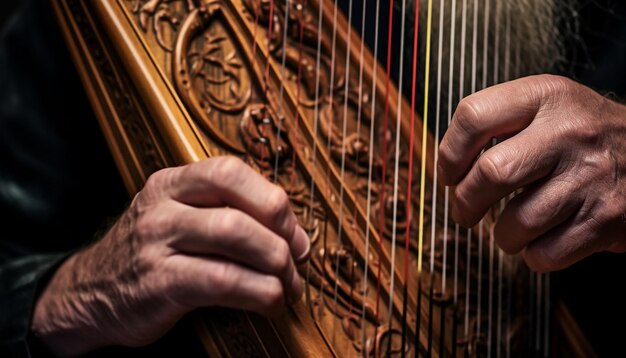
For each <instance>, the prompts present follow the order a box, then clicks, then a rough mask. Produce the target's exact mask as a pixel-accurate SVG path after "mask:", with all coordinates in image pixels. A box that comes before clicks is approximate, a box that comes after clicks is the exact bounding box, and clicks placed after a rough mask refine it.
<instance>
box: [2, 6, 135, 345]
mask: <svg viewBox="0 0 626 358" xmlns="http://www.w3.org/2000/svg"><path fill="white" fill-rule="evenodd" d="M50 3H51V2H50V1H49V0H0V13H2V16H0V357H12V356H18V357H20V356H30V355H32V356H37V354H35V353H34V350H36V346H37V344H36V340H33V339H32V338H33V337H30V336H29V328H30V322H31V317H32V312H33V306H34V303H35V302H36V299H37V295H38V294H39V292H40V290H42V289H43V288H44V287H45V285H46V283H47V281H48V279H49V277H50V276H51V275H52V274H53V273H54V271H55V269H56V268H57V267H58V265H59V264H60V263H61V262H62V261H63V259H64V258H66V257H67V256H68V255H69V254H70V253H71V252H74V251H75V250H77V249H78V248H80V247H82V246H84V245H85V244H86V243H88V242H89V241H92V240H93V238H94V236H95V234H94V233H96V232H97V231H98V230H102V229H104V228H105V227H106V221H107V220H108V218H112V217H115V216H117V215H119V213H121V212H122V211H123V208H124V207H125V205H126V203H127V201H128V194H127V193H126V191H125V189H124V186H123V184H122V181H121V178H120V177H119V173H118V170H117V169H116V167H115V165H114V162H113V160H112V157H111V155H110V153H109V150H108V148H107V146H106V142H105V141H104V138H103V135H102V133H101V131H100V129H99V127H98V123H97V120H96V118H95V116H94V115H93V112H92V110H91V108H90V106H89V102H88V100H87V98H86V95H85V93H84V89H83V87H82V85H81V83H80V80H79V78H78V76H77V72H76V70H75V67H74V64H73V63H72V61H71V58H70V56H69V51H68V49H67V46H66V44H65V43H64V41H63V38H62V36H61V33H60V30H59V27H58V25H57V23H56V20H55V17H54V14H53V12H52V8H51V6H50ZM44 356H46V354H44Z"/></svg>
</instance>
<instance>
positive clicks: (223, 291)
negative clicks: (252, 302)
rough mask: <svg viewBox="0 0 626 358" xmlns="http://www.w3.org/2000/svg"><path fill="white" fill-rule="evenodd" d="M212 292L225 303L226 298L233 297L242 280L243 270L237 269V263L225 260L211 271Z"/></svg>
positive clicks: (219, 301) (218, 299) (219, 300)
mask: <svg viewBox="0 0 626 358" xmlns="http://www.w3.org/2000/svg"><path fill="white" fill-rule="evenodd" d="M210 280H211V286H212V292H214V295H215V297H216V300H217V301H218V302H217V304H220V303H223V302H221V301H223V300H224V299H225V298H228V297H232V296H233V294H234V291H235V290H236V288H237V283H238V282H240V281H241V270H238V269H236V267H235V264H233V263H229V262H224V263H222V264H221V265H220V266H218V268H216V269H215V270H212V271H211V273H210Z"/></svg>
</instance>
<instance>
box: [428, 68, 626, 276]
mask: <svg viewBox="0 0 626 358" xmlns="http://www.w3.org/2000/svg"><path fill="white" fill-rule="evenodd" d="M492 138H498V139H501V140H503V141H502V142H500V143H498V144H496V145H495V146H493V147H491V148H488V149H486V150H485V152H484V153H483V154H482V155H480V156H479V154H480V152H481V150H482V149H483V148H485V147H486V146H487V145H488V144H490V143H491V139H492ZM439 171H440V174H441V176H442V180H443V182H444V183H445V184H447V185H456V189H455V194H456V201H455V203H454V204H453V208H452V215H453V217H454V218H455V220H456V221H457V222H458V223H460V224H462V225H464V226H468V227H469V226H473V225H475V224H476V223H478V221H479V220H480V219H481V218H482V217H483V216H484V215H485V213H486V212H487V211H488V210H489V208H490V207H492V206H494V204H496V203H497V202H498V201H499V200H500V199H502V198H504V197H506V196H507V195H509V194H510V193H513V192H515V191H516V190H518V189H520V188H523V189H524V191H523V192H522V193H521V194H519V195H517V196H516V197H515V198H514V199H512V200H511V201H510V202H509V203H508V204H507V205H506V207H505V209H504V211H503V212H502V213H501V214H500V216H499V218H498V220H497V222H496V224H495V226H494V228H493V233H494V236H495V240H496V242H497V243H498V245H499V246H500V247H501V248H502V250H504V251H505V252H507V253H511V254H512V253H517V252H520V251H521V252H522V255H523V257H524V259H525V260H526V262H527V263H528V265H529V266H530V267H531V268H533V269H534V270H536V271H539V272H549V271H555V270H559V269H563V268H565V267H568V266H570V265H572V264H573V263H575V262H577V261H578V260H581V259H583V258H585V257H587V256H589V255H591V254H592V253H594V252H599V251H612V252H623V251H626V222H625V215H626V214H625V213H626V176H625V175H626V107H625V106H623V105H621V104H618V103H616V102H613V101H611V100H609V99H607V98H605V97H603V96H601V95H599V94H598V93H596V92H594V91H592V90H591V89H589V88H587V87H584V86H583V85H581V84H578V83H576V82H574V81H572V80H569V79H567V78H563V77H557V76H550V75H540V76H532V77H527V78H522V79H519V80H516V81H512V82H508V83H504V84H500V85H497V86H494V87H491V88H488V89H485V90H483V91H480V92H478V93H476V94H474V95H472V96H469V97H467V98H465V99H464V100H462V101H461V103H460V104H459V106H458V107H457V110H456V112H455V114H454V116H453V119H452V123H451V126H450V128H449V130H448V131H447V133H446V135H445V137H444V138H443V140H442V142H441V146H440V149H439Z"/></svg>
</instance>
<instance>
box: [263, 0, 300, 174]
mask: <svg viewBox="0 0 626 358" xmlns="http://www.w3.org/2000/svg"><path fill="white" fill-rule="evenodd" d="M283 15H284V16H283V17H284V21H283V39H282V42H283V43H282V45H283V48H282V58H281V64H280V79H281V80H280V88H279V95H278V121H280V123H279V125H277V126H276V148H274V153H275V154H274V156H275V158H274V183H276V181H277V180H278V162H279V160H280V151H279V149H280V148H279V146H280V132H281V127H282V125H283V122H284V118H285V113H284V112H283V102H284V97H285V82H286V81H287V78H286V75H285V68H286V67H287V66H285V64H286V60H287V29H288V26H289V0H285V12H284V14H283ZM268 63H269V61H268ZM296 87H297V88H300V83H297V86H296ZM296 113H297V111H296ZM296 132H297V131H296ZM294 153H295V150H294Z"/></svg>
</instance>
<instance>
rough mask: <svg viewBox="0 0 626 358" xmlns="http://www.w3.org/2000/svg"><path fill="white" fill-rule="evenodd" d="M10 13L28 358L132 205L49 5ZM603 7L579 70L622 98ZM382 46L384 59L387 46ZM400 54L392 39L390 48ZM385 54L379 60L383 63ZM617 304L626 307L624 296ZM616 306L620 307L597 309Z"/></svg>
mask: <svg viewBox="0 0 626 358" xmlns="http://www.w3.org/2000/svg"><path fill="white" fill-rule="evenodd" d="M2 1H6V0H2ZM605 2H606V1H605ZM13 3H15V4H17V5H16V6H17V11H15V12H14V13H13V15H12V16H8V17H7V19H6V22H5V24H4V26H3V28H2V30H1V31H2V32H0V224H1V225H0V356H28V355H29V353H32V349H33V348H36V344H35V345H33V344H32V343H36V339H32V338H33V337H30V335H29V327H30V320H31V316H32V310H33V305H34V302H35V300H36V297H37V294H38V292H39V291H40V290H41V289H42V288H43V286H45V283H46V282H47V278H48V277H49V275H51V274H52V273H53V272H54V268H55V267H56V266H57V265H59V264H60V263H61V262H62V260H63V259H64V258H66V257H67V256H68V255H69V254H70V253H71V252H72V251H73V250H76V249H78V248H80V247H81V246H83V245H85V244H87V243H89V242H90V241H91V240H93V238H94V237H96V236H97V235H96V234H95V233H96V232H97V231H98V230H99V229H102V228H105V227H106V222H107V221H108V220H110V218H112V217H114V216H115V215H118V214H119V213H121V212H122V211H123V209H124V206H125V204H126V202H127V201H128V197H127V193H126V191H125V189H124V187H123V184H122V182H121V179H120V178H119V176H118V174H117V173H118V171H117V169H116V167H115V165H114V163H113V161H112V158H111V156H110V154H109V152H108V149H107V146H106V143H105V141H104V138H103V136H102V134H101V132H100V130H99V127H98V125H97V121H96V119H95V117H94V114H93V112H92V111H91V109H90V106H89V102H88V100H87V98H86V97H85V94H84V91H83V89H82V86H81V84H80V81H79V79H78V77H77V75H76V71H75V69H74V68H73V65H72V63H71V60H70V58H69V55H68V52H67V50H66V45H65V44H64V42H63V40H62V38H61V35H60V32H59V30H58V28H57V25H56V23H55V22H54V16H53V14H52V11H51V9H50V5H49V3H48V1H37V0H32V1H31V0H28V1H20V2H18V1H15V0H14V1H13ZM353 3H354V8H353V11H354V14H356V16H355V18H354V19H353V23H354V24H355V28H356V29H360V28H361V27H360V21H361V20H360V14H361V10H360V9H359V7H360V4H361V1H353ZM598 3H600V2H594V3H593V4H589V5H586V7H584V8H583V9H584V11H583V12H581V15H582V27H583V28H582V30H583V34H582V35H583V38H584V39H586V40H588V42H587V47H586V49H583V48H582V47H581V48H578V46H575V48H577V49H578V51H577V52H576V53H577V54H578V56H577V59H576V61H575V62H574V63H575V64H576V66H574V70H575V72H576V77H577V78H578V79H579V80H581V81H582V82H584V83H587V84H589V85H592V86H593V87H594V88H596V89H598V90H600V91H603V92H606V91H613V92H615V93H617V94H618V95H621V96H624V95H626V58H625V57H626V50H625V49H626V42H625V39H626V21H623V20H624V18H623V16H624V14H626V11H624V5H623V4H621V1H619V0H616V1H613V2H610V3H611V4H612V5H611V6H612V7H613V10H614V11H613V14H611V13H610V12H607V11H606V9H604V8H601V7H600V6H599V5H597V4H598ZM368 4H369V6H370V7H371V9H370V8H368V10H367V11H368V15H367V16H366V17H367V18H368V19H371V18H373V15H372V14H373V12H374V8H373V7H372V6H373V5H374V4H375V2H374V1H368ZM384 4H386V2H385V1H382V2H381V9H382V12H381V18H382V19H383V21H382V22H381V25H380V29H381V30H380V31H383V33H386V28H387V26H386V24H385V23H384V19H386V18H387V14H386V12H387V9H388V5H384ZM0 11H1V9H0ZM3 17H4V15H3ZM395 18H397V19H399V18H400V17H399V14H396V15H395ZM367 31H368V35H367V36H366V40H368V42H371V41H372V40H373V28H372V27H367ZM394 32H395V33H398V31H397V29H395V30H394ZM409 33H410V31H409ZM380 46H381V47H380V48H381V49H386V37H385V36H381V38H380ZM398 46H400V44H399V41H398V40H397V39H395V40H394V45H393V47H395V48H397V47H398ZM394 51H395V50H394ZM384 54H385V51H382V50H381V51H379V57H380V58H381V60H382V61H383V62H384V60H385V56H384ZM392 60H393V61H396V62H394V63H392V64H391V66H392V71H391V72H392V74H396V73H397V66H398V63H397V61H398V58H397V57H393V58H392ZM590 64H591V66H590ZM407 88H408V86H407ZM622 98H623V97H622ZM596 261H598V260H596ZM620 262H623V263H624V264H621V265H619V267H618V268H617V269H619V270H622V271H621V272H626V271H624V270H623V269H624V267H625V266H626V259H625V258H623V257H622V258H621V261H620ZM581 265H586V263H582V264H581ZM578 266H580V265H578ZM578 266H577V267H578ZM577 267H575V268H573V269H572V270H573V272H574V273H576V275H577V276H576V277H580V276H578V275H581V276H589V275H591V273H590V272H593V271H590V269H589V270H588V271H584V272H580V271H581V270H580V269H577ZM576 270H578V271H576ZM560 275H562V276H563V280H564V282H565V283H567V282H568V277H572V276H571V275H570V276H568V275H567V272H565V273H563V274H560ZM555 281H556V280H555ZM592 282H601V281H598V280H595V281H592ZM572 287H575V286H574V285H570V286H567V284H564V288H563V291H564V292H565V293H567V292H569V291H568V289H569V290H570V291H572V292H573V293H572V295H574V294H577V293H580V292H576V291H573V290H572V289H571V288H572ZM609 289H611V287H610V286H609ZM605 292H606V289H605ZM570 293H571V292H570ZM592 296H593V295H584V294H583V295H576V296H575V297H577V300H574V301H572V302H569V303H571V304H572V307H574V308H575V311H576V307H578V310H579V311H580V314H581V316H582V317H583V321H584V322H587V321H589V322H591V321H593V320H592V319H591V318H590V317H589V316H590V315H589V314H587V315H585V310H584V308H585V307H588V305H593V303H589V302H592V299H593V298H596V299H597V297H592ZM611 297H616V298H615V299H618V298H620V297H621V299H622V300H623V298H624V297H626V295H621V296H619V295H612V296H611ZM597 301H598V302H600V301H599V300H597ZM595 305H598V303H596V304H595ZM618 306H623V302H621V303H620V304H619V305H618V304H617V303H616V302H611V304H610V305H604V306H603V307H606V308H603V307H598V309H599V310H600V311H602V310H603V309H604V310H608V309H610V308H611V307H613V308H615V307H618ZM622 311H623V309H622ZM620 315H621V316H620ZM611 317H613V318H614V319H617V318H615V317H621V318H622V322H624V321H626V314H624V312H621V313H618V314H617V315H616V314H615V312H613V313H612V315H609V314H608V311H607V316H606V317H604V318H611ZM589 324H592V323H589ZM603 331H604V330H603ZM624 331H625V330H624V329H622V330H621V334H624ZM619 332H620V331H615V330H613V331H612V332H610V333H609V334H607V335H603V336H602V337H595V341H594V343H596V344H595V345H596V347H598V346H603V347H607V346H606V344H609V343H610V342H609V343H607V342H608V341H609V338H607V337H614V336H616V335H618V334H620V333H619ZM586 333H588V334H592V333H593V332H586ZM596 336H599V335H597V334H596ZM591 337H592V340H593V339H594V336H593V334H592V335H591ZM619 342H620V341H619V340H617V339H616V340H614V341H613V342H612V343H613V346H614V347H619ZM29 343H30V345H29ZM607 349H610V348H607ZM159 352H160V353H163V351H159Z"/></svg>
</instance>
